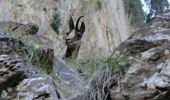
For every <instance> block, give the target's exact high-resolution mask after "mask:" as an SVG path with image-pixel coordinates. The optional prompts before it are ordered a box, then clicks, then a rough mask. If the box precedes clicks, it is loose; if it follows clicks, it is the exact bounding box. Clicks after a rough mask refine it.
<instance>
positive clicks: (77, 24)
mask: <svg viewBox="0 0 170 100" xmlns="http://www.w3.org/2000/svg"><path fill="white" fill-rule="evenodd" d="M81 17H84V16H80V17H79V18H78V20H77V23H76V29H78V26H79V21H80V19H81Z"/></svg>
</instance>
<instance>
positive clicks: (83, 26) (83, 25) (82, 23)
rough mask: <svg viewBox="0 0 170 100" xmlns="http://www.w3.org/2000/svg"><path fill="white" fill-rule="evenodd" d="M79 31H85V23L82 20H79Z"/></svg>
mask: <svg viewBox="0 0 170 100" xmlns="http://www.w3.org/2000/svg"><path fill="white" fill-rule="evenodd" d="M80 31H81V33H84V31H85V24H84V22H81V26H80Z"/></svg>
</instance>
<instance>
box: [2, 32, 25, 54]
mask: <svg viewBox="0 0 170 100" xmlns="http://www.w3.org/2000/svg"><path fill="white" fill-rule="evenodd" d="M0 54H8V55H16V54H17V55H20V56H24V55H25V54H28V50H27V47H26V46H25V44H24V43H23V42H22V41H21V40H19V39H17V38H14V37H11V36H7V35H6V33H4V32H1V31H0Z"/></svg>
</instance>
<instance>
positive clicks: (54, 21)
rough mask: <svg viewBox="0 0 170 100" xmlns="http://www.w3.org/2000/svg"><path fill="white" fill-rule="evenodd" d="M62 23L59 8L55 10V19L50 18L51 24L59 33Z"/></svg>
mask: <svg viewBox="0 0 170 100" xmlns="http://www.w3.org/2000/svg"><path fill="white" fill-rule="evenodd" d="M60 25H61V23H60V17H59V14H58V12H57V10H55V13H54V15H53V19H52V20H50V26H51V28H52V29H53V30H54V31H55V32H56V33H57V34H59V27H60Z"/></svg>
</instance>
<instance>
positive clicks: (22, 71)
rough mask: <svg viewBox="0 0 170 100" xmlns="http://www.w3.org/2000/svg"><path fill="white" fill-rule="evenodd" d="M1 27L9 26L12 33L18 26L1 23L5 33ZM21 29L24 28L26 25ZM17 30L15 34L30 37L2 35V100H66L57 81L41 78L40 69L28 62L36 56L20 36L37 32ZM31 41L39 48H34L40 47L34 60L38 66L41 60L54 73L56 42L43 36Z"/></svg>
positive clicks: (0, 40) (0, 63)
mask: <svg viewBox="0 0 170 100" xmlns="http://www.w3.org/2000/svg"><path fill="white" fill-rule="evenodd" d="M1 25H2V26H3V27H8V26H9V27H8V30H12V29H13V28H14V27H16V26H15V25H18V23H16V24H14V22H13V23H12V24H11V25H10V24H9V23H8V24H2V23H1V24H0V30H3V29H1ZM6 25H7V26H6ZM20 25H21V26H22V24H20ZM33 26H34V25H33ZM20 29H21V30H20ZM36 29H37V28H36ZM16 30H17V31H16ZM16 30H15V31H12V32H18V33H16V34H20V32H21V33H26V34H20V35H17V36H16V37H14V36H13V35H12V34H11V33H12V32H11V33H10V34H9V33H5V32H2V31H1V32H0V99H1V100H18V99H22V100H35V99H36V100H63V99H64V98H63V96H62V95H61V92H60V91H59V90H58V88H57V86H56V85H55V83H54V81H53V79H52V78H50V77H49V76H44V75H41V74H39V73H38V70H37V68H36V67H35V66H33V65H31V64H30V63H29V62H28V61H27V60H26V58H25V57H32V55H31V56H30V52H29V49H30V48H29V47H28V44H27V43H25V41H24V42H23V41H22V40H21V39H19V36H24V35H29V34H31V35H32V32H33V31H32V30H35V29H34V28H30V27H27V25H26V26H23V27H22V28H19V27H17V28H16ZM19 30H20V31H19ZM37 31H38V30H37ZM9 32H10V31H9ZM27 32H28V34H27ZM29 32H31V33H29ZM33 33H35V32H33ZM10 35H11V36H10ZM29 38H30V40H31V39H32V40H31V41H32V42H34V43H35V44H36V45H34V46H36V49H35V50H36V52H34V53H35V54H34V57H35V55H36V57H37V58H36V59H31V60H33V61H34V62H35V61H37V59H38V61H42V63H43V64H46V65H48V66H50V67H51V69H52V65H53V56H54V49H53V45H52V42H49V41H50V40H48V39H47V38H45V37H41V36H30V37H29ZM33 40H34V41H33ZM48 47H49V48H50V49H48ZM32 52H33V51H32ZM35 63H40V62H35Z"/></svg>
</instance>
